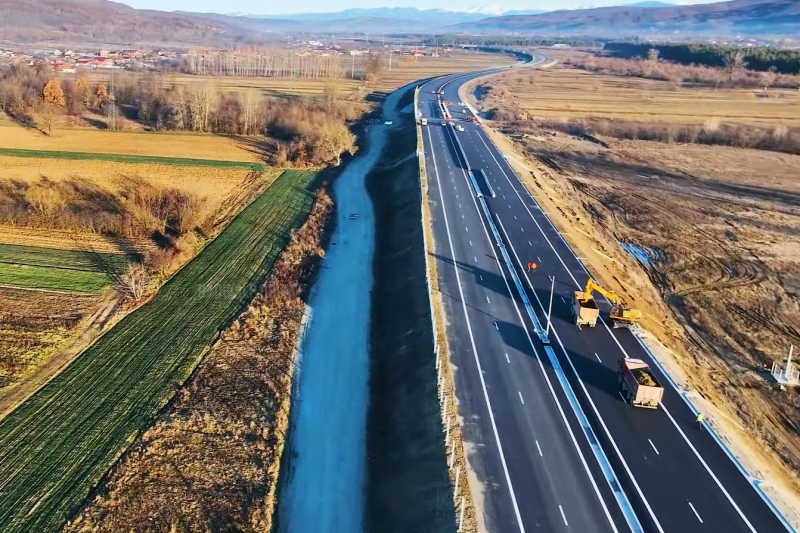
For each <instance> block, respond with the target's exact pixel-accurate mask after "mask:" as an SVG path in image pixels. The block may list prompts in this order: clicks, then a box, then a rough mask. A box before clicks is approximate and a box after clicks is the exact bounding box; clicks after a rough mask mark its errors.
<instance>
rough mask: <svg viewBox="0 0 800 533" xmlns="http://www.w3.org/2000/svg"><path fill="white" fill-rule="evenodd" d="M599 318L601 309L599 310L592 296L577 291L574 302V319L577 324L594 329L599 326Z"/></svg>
mask: <svg viewBox="0 0 800 533" xmlns="http://www.w3.org/2000/svg"><path fill="white" fill-rule="evenodd" d="M598 316H600V309H598V307H597V302H595V301H594V298H593V297H592V294H591V293H589V294H587V293H585V292H581V291H575V294H574V297H573V300H572V319H573V320H574V321H575V324H576V325H578V326H589V327H590V328H593V327H595V326H596V325H597V317H598Z"/></svg>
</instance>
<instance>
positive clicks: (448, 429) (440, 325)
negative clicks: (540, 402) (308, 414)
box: [414, 87, 478, 533]
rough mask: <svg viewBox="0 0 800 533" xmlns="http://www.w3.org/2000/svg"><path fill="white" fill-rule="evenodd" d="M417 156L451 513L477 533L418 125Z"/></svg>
mask: <svg viewBox="0 0 800 533" xmlns="http://www.w3.org/2000/svg"><path fill="white" fill-rule="evenodd" d="M419 91H420V88H419V87H417V88H416V89H415V91H414V116H415V117H417V118H419V117H420V114H419ZM417 156H418V158H419V180H420V181H419V183H420V204H421V207H422V209H421V213H422V217H421V223H422V230H423V233H424V237H425V269H426V278H427V284H428V299H429V303H430V308H431V326H432V328H433V342H434V353H435V355H436V385H437V391H438V395H439V405H440V409H441V415H442V431H443V433H444V446H445V452H446V454H447V466H448V468H449V471H450V483H451V487H452V490H453V509H454V511H455V514H456V515H455V518H456V524H457V525H458V531H459V532H470V533H472V532H477V531H478V522H477V515H476V513H475V506H474V504H473V501H472V497H471V494H470V492H469V484H468V482H467V459H466V454H465V453H464V444H463V438H462V434H461V426H460V424H459V422H458V405H457V403H456V396H455V382H454V381H453V373H452V368H451V367H450V357H449V354H448V348H447V337H446V335H445V330H444V324H445V322H444V310H443V307H442V305H441V296H440V295H439V290H438V286H439V282H438V277H437V273H436V265H435V263H433V262H432V261H431V260H430V256H431V253H432V251H433V248H434V240H433V224H432V219H431V213H430V207H429V205H428V196H427V195H428V176H427V171H426V168H425V151H424V143H423V140H422V127H421V126H420V125H419V123H417Z"/></svg>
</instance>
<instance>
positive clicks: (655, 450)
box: [647, 439, 702, 522]
mask: <svg viewBox="0 0 800 533" xmlns="http://www.w3.org/2000/svg"><path fill="white" fill-rule="evenodd" d="M647 442H649V443H650V446H652V447H653V451H654V452H656V455H661V454H660V453H658V449H657V448H656V445H655V444H653V441H651V440H650V439H647ZM700 521H701V522H702V520H700Z"/></svg>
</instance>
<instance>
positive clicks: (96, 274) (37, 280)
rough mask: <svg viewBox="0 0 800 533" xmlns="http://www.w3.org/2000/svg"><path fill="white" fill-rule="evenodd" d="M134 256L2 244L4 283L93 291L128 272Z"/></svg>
mask: <svg viewBox="0 0 800 533" xmlns="http://www.w3.org/2000/svg"><path fill="white" fill-rule="evenodd" d="M133 259H134V260H135V259H137V258H133ZM130 260H131V259H129V258H128V257H126V256H125V255H122V254H105V253H97V252H89V251H86V252H83V251H78V250H58V249H54V248H38V247H35V246H17V245H13V244H0V285H5V286H11V287H24V288H32V289H49V290H57V291H65V292H81V293H89V294H93V293H98V292H100V291H102V290H103V288H104V287H107V286H109V285H110V284H111V283H112V281H113V278H114V277H115V276H119V275H121V274H122V273H124V272H125V269H126V268H127V266H128V264H129V263H130Z"/></svg>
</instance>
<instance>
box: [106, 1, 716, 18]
mask: <svg viewBox="0 0 800 533" xmlns="http://www.w3.org/2000/svg"><path fill="white" fill-rule="evenodd" d="M117 1H122V3H124V4H127V5H129V6H131V7H136V8H143V9H158V10H163V11H193V12H202V13H249V14H254V15H271V14H276V15H277V14H282V13H321V12H325V11H341V10H343V9H347V8H354V7H418V8H421V9H433V8H439V9H449V10H451V11H467V10H472V9H475V10H480V11H486V12H489V13H498V12H502V11H504V10H508V9H547V10H554V9H573V8H578V7H600V6H608V5H620V4H630V3H634V2H636V1H638V0H617V1H615V0H562V1H556V2H554V1H553V0H522V1H519V0H487V1H486V2H485V3H481V2H480V0H472V2H470V3H468V4H460V3H458V2H455V1H453V0H394V1H393V2H391V3H387V2H386V0H345V1H343V2H341V1H340V2H333V1H331V0H291V1H289V2H276V1H274V0H273V1H264V0H117ZM664 1H669V2H671V3H674V4H701V3H709V2H712V1H717V0H664Z"/></svg>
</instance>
